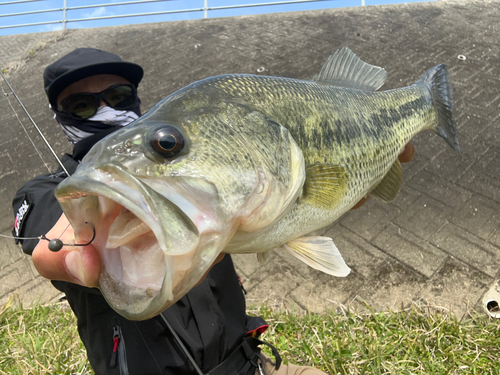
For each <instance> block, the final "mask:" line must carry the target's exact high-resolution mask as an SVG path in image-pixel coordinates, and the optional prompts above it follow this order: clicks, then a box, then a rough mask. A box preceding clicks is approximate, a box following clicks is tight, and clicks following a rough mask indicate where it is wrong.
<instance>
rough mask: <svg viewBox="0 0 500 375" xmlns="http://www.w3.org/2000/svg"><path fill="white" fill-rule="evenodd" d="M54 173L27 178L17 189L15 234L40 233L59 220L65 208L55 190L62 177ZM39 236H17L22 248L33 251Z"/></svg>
mask: <svg viewBox="0 0 500 375" xmlns="http://www.w3.org/2000/svg"><path fill="white" fill-rule="evenodd" d="M63 179H64V178H62V177H55V176H54V175H43V176H39V177H36V178H34V179H33V180H31V181H29V182H27V183H26V184H25V185H24V186H23V187H22V188H21V189H19V191H18V192H17V193H16V196H15V197H14V200H13V202H12V208H13V212H14V215H15V219H14V230H13V234H14V236H16V237H39V236H42V235H44V234H46V233H47V232H48V231H49V230H50V229H51V228H52V227H53V226H54V225H55V223H56V222H57V220H59V218H60V217H61V214H62V209H61V207H60V206H59V202H58V201H57V199H56V198H55V197H54V190H55V188H56V187H57V185H58V184H59V183H60V182H61V181H62V180H63ZM38 241H39V239H38V238H35V239H27V240H18V241H16V242H18V243H21V244H22V249H23V251H24V252H25V253H26V254H28V255H31V253H32V252H33V249H34V248H35V246H36V245H37V244H38Z"/></svg>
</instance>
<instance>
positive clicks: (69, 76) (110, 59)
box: [43, 48, 144, 108]
mask: <svg viewBox="0 0 500 375" xmlns="http://www.w3.org/2000/svg"><path fill="white" fill-rule="evenodd" d="M96 74H116V75H118V76H121V77H124V78H126V79H128V80H129V81H130V82H131V83H132V84H133V85H134V86H135V87H137V86H138V85H139V82H141V79H142V76H143V75H144V71H143V70H142V68H141V67H140V66H139V65H137V64H134V63H129V62H124V61H123V60H122V59H121V58H120V57H119V56H117V55H115V54H112V53H109V52H106V51H101V50H98V49H95V48H77V49H75V50H74V51H73V52H70V53H68V54H67V55H65V56H63V57H61V58H60V59H59V60H57V61H56V62H55V63H53V64H50V65H49V66H48V67H47V68H45V71H44V72H43V84H44V86H45V93H46V94H47V97H48V98H49V102H50V104H51V105H52V107H53V108H56V106H57V97H58V96H59V94H60V93H61V92H62V91H63V90H64V89H65V88H66V87H68V86H69V85H71V84H72V83H75V82H76V81H79V80H81V79H83V78H87V77H90V76H93V75H96Z"/></svg>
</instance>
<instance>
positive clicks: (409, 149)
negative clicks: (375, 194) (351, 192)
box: [351, 143, 415, 210]
mask: <svg viewBox="0 0 500 375" xmlns="http://www.w3.org/2000/svg"><path fill="white" fill-rule="evenodd" d="M413 156H415V147H413V145H412V144H411V143H408V144H407V145H406V146H405V148H404V149H403V151H401V153H400V154H399V156H398V158H399V161H400V162H401V163H408V162H409V161H412V160H413ZM367 200H368V198H363V199H361V200H360V201H359V202H358V203H356V204H355V205H354V206H353V207H352V208H351V210H355V209H356V208H359V207H361V206H362V205H364V204H365V203H366V201H367Z"/></svg>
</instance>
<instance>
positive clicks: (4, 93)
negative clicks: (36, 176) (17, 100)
mask: <svg viewBox="0 0 500 375" xmlns="http://www.w3.org/2000/svg"><path fill="white" fill-rule="evenodd" d="M0 87H1V88H2V92H3V96H5V99H7V102H8V103H9V106H10V108H11V109H12V112H14V114H15V115H16V118H17V121H18V122H19V124H20V125H21V127H22V128H23V130H24V133H25V134H26V137H28V139H29V140H30V142H31V145H32V146H33V148H34V149H35V151H36V153H37V154H38V156H39V157H40V159H41V160H42V162H43V164H44V165H45V168H47V170H48V171H49V172H51V171H50V168H49V166H48V165H47V163H46V162H45V160H44V159H43V157H42V154H40V151H38V148H37V147H36V145H35V142H33V139H32V138H31V137H30V135H29V133H28V131H27V130H26V127H25V126H24V124H23V122H22V121H21V119H20V118H19V115H18V114H17V112H16V110H15V109H14V106H13V105H12V103H11V102H10V99H9V94H8V93H6V92H5V90H4V89H3V86H0Z"/></svg>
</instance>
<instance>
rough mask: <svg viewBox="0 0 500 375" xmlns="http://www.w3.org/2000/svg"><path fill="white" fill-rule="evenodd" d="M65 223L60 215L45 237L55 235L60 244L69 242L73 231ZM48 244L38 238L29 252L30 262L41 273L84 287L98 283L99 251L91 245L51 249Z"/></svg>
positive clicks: (48, 277)
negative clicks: (31, 252)
mask: <svg viewBox="0 0 500 375" xmlns="http://www.w3.org/2000/svg"><path fill="white" fill-rule="evenodd" d="M68 224H69V222H68V221H67V219H66V217H65V216H64V215H62V217H61V218H60V219H59V221H58V222H57V223H56V225H55V226H54V227H53V228H52V229H51V230H50V231H49V232H48V233H47V235H46V236H47V237H48V238H59V239H61V241H63V243H70V242H71V236H73V230H72V228H71V227H68ZM66 228H67V229H66ZM61 233H64V234H62V235H61ZM73 238H74V236H73ZM48 244H49V242H48V241H45V240H40V242H39V243H38V245H37V246H36V247H35V249H34V250H33V254H32V258H33V264H34V265H35V268H36V269H37V271H38V272H39V273H40V275H41V276H43V277H45V278H47V279H50V280H61V281H68V282H71V283H75V284H80V285H83V286H88V287H95V286H97V285H98V280H99V273H100V270H101V260H100V256H99V252H98V251H97V249H96V248H95V247H94V246H93V245H88V246H81V247H80V246H78V247H75V246H64V247H63V248H62V249H61V250H60V251H58V252H53V251H51V250H50V249H49V247H48Z"/></svg>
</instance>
